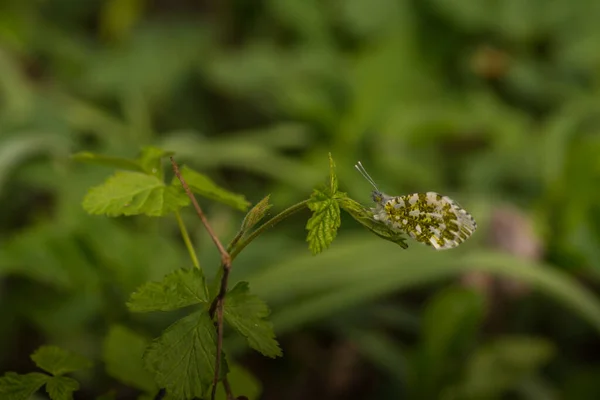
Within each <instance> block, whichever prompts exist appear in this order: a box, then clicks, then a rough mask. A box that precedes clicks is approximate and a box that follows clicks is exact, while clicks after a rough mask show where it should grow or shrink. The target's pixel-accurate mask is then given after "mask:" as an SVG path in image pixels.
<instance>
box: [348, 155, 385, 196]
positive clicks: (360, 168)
mask: <svg viewBox="0 0 600 400" xmlns="http://www.w3.org/2000/svg"><path fill="white" fill-rule="evenodd" d="M354 167H355V168H356V169H357V170H358V172H360V174H361V175H362V176H364V178H365V179H366V180H367V181H368V182H369V183H370V184H371V185H373V187H374V188H375V190H377V191H378V192H379V189H378V188H377V185H376V184H375V181H374V180H373V178H371V175H369V173H368V172H367V170H366V169H365V167H363V165H362V163H361V162H360V161H359V162H358V164H356V165H355V166H354Z"/></svg>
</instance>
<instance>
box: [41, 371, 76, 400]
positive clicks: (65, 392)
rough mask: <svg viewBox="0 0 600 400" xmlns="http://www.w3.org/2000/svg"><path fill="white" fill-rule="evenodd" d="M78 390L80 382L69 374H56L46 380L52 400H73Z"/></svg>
mask: <svg viewBox="0 0 600 400" xmlns="http://www.w3.org/2000/svg"><path fill="white" fill-rule="evenodd" d="M76 390H79V382H77V381H76V380H75V379H73V378H69V377H68V376H55V377H52V378H50V379H49V380H48V382H46V391H47V392H48V395H49V396H50V398H51V399H52V400H73V392H75V391H76Z"/></svg>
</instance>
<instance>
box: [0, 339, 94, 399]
mask: <svg viewBox="0 0 600 400" xmlns="http://www.w3.org/2000/svg"><path fill="white" fill-rule="evenodd" d="M31 359H32V360H33V361H34V362H35V364H36V365H37V366H38V367H39V368H41V369H43V370H45V371H48V372H49V373H50V374H52V375H53V376H50V375H47V374H42V373H39V372H30V373H28V374H24V375H19V374H16V373H14V372H7V373H6V374H5V375H4V376H2V377H0V395H2V396H1V397H2V399H6V400H28V399H29V398H30V397H31V396H32V395H33V394H34V393H35V392H37V391H38V390H39V389H40V388H41V387H42V386H43V385H44V384H45V385H46V392H48V395H49V396H50V399H51V400H73V392H75V391H77V390H79V382H77V381H76V380H74V379H72V378H69V377H68V376H63V375H64V374H67V373H70V372H75V371H79V370H82V369H87V368H90V367H91V365H92V363H91V362H90V361H89V360H88V359H86V358H85V357H82V356H80V355H78V354H75V353H72V352H70V351H67V350H63V349H61V348H59V347H56V346H42V347H40V348H39V349H37V350H36V351H35V353H33V354H32V355H31Z"/></svg>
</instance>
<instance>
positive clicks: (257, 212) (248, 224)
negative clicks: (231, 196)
mask: <svg viewBox="0 0 600 400" xmlns="http://www.w3.org/2000/svg"><path fill="white" fill-rule="evenodd" d="M270 198H271V195H270V194H269V195H267V196H266V197H265V198H264V199H262V200H261V201H259V202H258V203H256V205H255V206H254V207H252V209H251V210H250V211H249V212H248V214H246V216H245V217H244V221H242V232H244V233H248V232H250V230H251V229H252V228H254V226H255V225H256V224H258V223H259V222H260V220H261V219H263V218H264V217H265V215H266V214H267V211H269V209H270V208H271V207H273V205H272V204H269V200H270Z"/></svg>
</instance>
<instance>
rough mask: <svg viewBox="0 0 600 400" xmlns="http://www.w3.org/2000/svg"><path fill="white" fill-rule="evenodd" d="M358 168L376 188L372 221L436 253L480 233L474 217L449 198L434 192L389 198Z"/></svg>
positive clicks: (363, 170)
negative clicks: (384, 225)
mask: <svg viewBox="0 0 600 400" xmlns="http://www.w3.org/2000/svg"><path fill="white" fill-rule="evenodd" d="M359 166H360V167H359ZM356 168H357V169H358V170H359V171H360V172H361V174H363V176H365V178H366V179H367V180H369V182H371V184H372V185H373V187H375V190H374V191H373V192H372V198H373V201H374V202H375V203H376V206H375V207H374V208H372V209H371V211H372V212H373V218H374V219H375V220H377V221H381V222H383V223H385V224H387V225H388V226H389V227H391V228H392V229H394V230H399V231H402V232H405V233H407V234H408V235H409V236H410V237H412V238H413V239H414V240H416V241H418V242H421V243H424V244H426V245H428V246H432V247H434V248H435V249H436V250H446V249H451V248H454V247H456V246H458V245H459V244H461V243H463V242H464V241H465V240H467V239H468V238H469V237H470V236H471V235H472V234H473V232H475V230H476V229H477V223H476V222H475V220H474V219H473V217H472V216H471V215H470V214H469V213H468V212H467V211H466V210H465V209H463V208H462V207H461V206H460V205H459V204H458V203H456V202H455V201H454V200H452V199H451V198H449V197H448V196H442V195H441V194H439V193H435V192H427V193H413V194H408V195H404V196H389V195H387V194H385V193H382V192H380V191H379V190H378V189H377V186H375V183H374V182H373V179H372V178H371V177H370V176H369V175H368V174H367V172H366V171H365V169H364V167H363V166H362V164H361V163H360V162H359V163H358V165H357V166H356Z"/></svg>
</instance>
